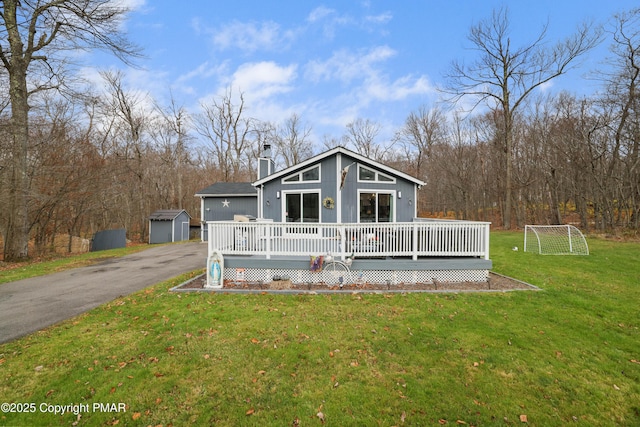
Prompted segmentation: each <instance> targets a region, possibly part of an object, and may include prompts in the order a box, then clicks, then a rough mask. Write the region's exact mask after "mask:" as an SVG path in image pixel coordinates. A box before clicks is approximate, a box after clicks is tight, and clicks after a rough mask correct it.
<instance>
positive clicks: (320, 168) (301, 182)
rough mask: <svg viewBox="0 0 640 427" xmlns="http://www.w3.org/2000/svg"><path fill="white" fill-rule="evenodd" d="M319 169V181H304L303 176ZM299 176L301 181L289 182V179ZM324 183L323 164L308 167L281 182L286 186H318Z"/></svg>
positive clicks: (283, 178)
mask: <svg viewBox="0 0 640 427" xmlns="http://www.w3.org/2000/svg"><path fill="white" fill-rule="evenodd" d="M315 168H318V179H314V180H313V181H303V180H302V175H303V174H304V173H305V172H307V171H310V170H311V169H315ZM296 175H297V176H298V177H299V179H298V180H297V181H287V179H291V178H292V177H294V176H296ZM321 181H322V164H321V163H318V164H317V165H313V166H311V167H308V168H306V169H302V170H301V171H299V172H296V173H292V174H291V175H287V176H285V177H282V179H281V180H280V182H281V183H282V184H284V185H291V184H317V183H320V182H321Z"/></svg>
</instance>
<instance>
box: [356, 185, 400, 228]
mask: <svg viewBox="0 0 640 427" xmlns="http://www.w3.org/2000/svg"><path fill="white" fill-rule="evenodd" d="M364 182H373V181H364ZM362 193H376V199H377V198H378V196H377V194H391V200H392V204H393V209H392V211H393V212H392V214H393V215H392V218H391V221H390V222H396V215H397V214H398V195H397V193H396V190H388V189H376V188H360V189H358V199H357V200H356V203H357V206H358V217H357V218H356V219H357V220H358V223H360V195H361V194H362ZM376 203H377V202H376ZM377 219H378V212H377V211H376V222H374V223H372V224H384V223H383V222H382V223H381V222H378V221H377Z"/></svg>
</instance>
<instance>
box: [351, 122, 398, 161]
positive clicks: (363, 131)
mask: <svg viewBox="0 0 640 427" xmlns="http://www.w3.org/2000/svg"><path fill="white" fill-rule="evenodd" d="M380 128H381V126H380V124H379V123H376V122H373V121H371V120H369V119H360V118H358V119H356V120H354V121H352V122H350V123H348V124H347V133H346V134H345V135H344V136H343V138H342V139H343V141H345V142H346V144H347V145H351V146H352V147H353V148H354V149H355V151H356V152H357V153H358V154H362V155H363V156H366V157H368V158H370V159H373V160H377V161H383V160H384V157H385V156H386V155H387V152H388V151H389V149H390V148H391V145H393V144H390V145H388V146H383V145H380V144H378V143H377V142H376V141H375V139H376V138H377V136H378V134H379V133H380Z"/></svg>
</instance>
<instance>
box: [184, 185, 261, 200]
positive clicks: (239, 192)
mask: <svg viewBox="0 0 640 427" xmlns="http://www.w3.org/2000/svg"><path fill="white" fill-rule="evenodd" d="M195 196H196V197H206V196H208V197H232V196H236V197H237V196H247V197H258V191H257V190H256V189H255V187H254V186H253V185H251V183H250V182H216V183H215V184H212V185H210V186H208V187H207V188H203V189H202V190H200V191H198V192H197V193H196V194H195Z"/></svg>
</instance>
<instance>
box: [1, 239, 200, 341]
mask: <svg viewBox="0 0 640 427" xmlns="http://www.w3.org/2000/svg"><path fill="white" fill-rule="evenodd" d="M206 257H207V245H206V244H205V243H193V242H189V243H185V244H179V245H163V246H154V247H151V248H149V249H147V250H144V251H142V252H138V253H135V254H131V255H128V256H125V257H121V258H114V259H109V260H106V261H104V262H101V263H99V264H94V265H92V266H89V267H80V268H76V269H72V270H67V271H63V272H60V273H54V274H50V275H47V276H41V277H34V278H32V279H25V280H20V281H17V282H11V283H5V284H0V343H4V342H7V341H11V340H14V339H16V338H19V337H22V336H24V335H27V334H30V333H32V332H35V331H38V330H40V329H43V328H46V327H47V326H51V325H53V324H56V323H58V322H60V321H62V320H66V319H68V318H70V317H73V316H75V315H78V314H81V313H84V312H85V311H88V310H90V309H92V308H94V307H97V306H99V305H101V304H104V303H107V302H109V301H112V300H114V299H116V298H118V297H120V296H124V295H128V294H131V293H133V292H135V291H138V290H140V289H144V288H146V287H147V286H151V285H153V284H155V283H158V282H161V281H163V280H166V279H170V278H171V277H175V276H178V275H180V274H182V273H186V272H188V271H192V270H196V269H198V268H204V267H205V265H206Z"/></svg>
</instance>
